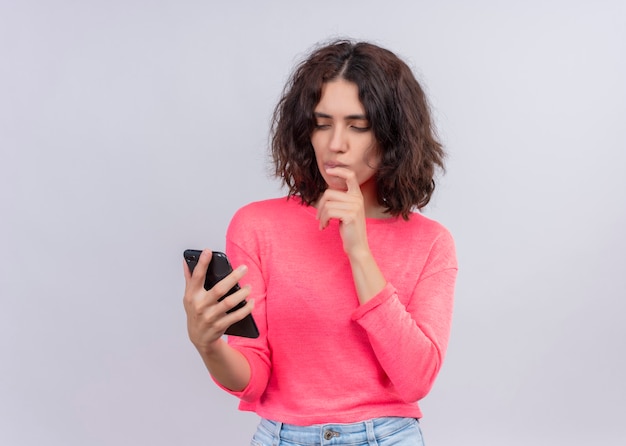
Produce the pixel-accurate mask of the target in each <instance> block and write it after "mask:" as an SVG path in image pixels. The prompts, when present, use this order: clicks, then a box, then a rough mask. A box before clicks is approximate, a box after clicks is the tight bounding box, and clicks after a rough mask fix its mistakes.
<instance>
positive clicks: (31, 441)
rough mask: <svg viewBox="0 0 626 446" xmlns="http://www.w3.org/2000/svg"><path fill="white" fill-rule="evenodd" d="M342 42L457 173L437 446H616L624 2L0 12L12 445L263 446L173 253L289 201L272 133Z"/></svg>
mask: <svg viewBox="0 0 626 446" xmlns="http://www.w3.org/2000/svg"><path fill="white" fill-rule="evenodd" d="M333 36H352V37H355V38H361V39H367V40H371V41H374V42H376V43H379V44H381V45H383V46H386V47H389V48H390V49H392V50H394V51H395V52H396V53H398V54H399V55H400V56H402V57H403V58H405V59H406V60H407V61H408V62H409V64H410V65H411V66H412V67H413V68H414V69H415V72H416V74H417V76H418V78H419V79H421V80H422V82H423V83H424V86H425V88H426V89H427V91H428V94H429V96H430V99H431V102H432V104H433V107H434V112H435V116H436V119H437V124H438V127H439V131H440V134H441V137H442V139H443V140H444V142H445V144H446V146H447V148H448V150H449V153H450V157H449V168H448V173H447V175H446V176H445V177H444V178H443V179H442V181H441V182H440V185H439V187H438V191H437V194H436V196H435V199H434V201H433V203H432V205H431V206H430V207H429V208H428V209H427V211H426V214H427V215H429V216H431V217H433V218H436V219H438V220H440V221H441V222H442V223H444V224H445V225H446V226H448V228H450V230H451V231H452V232H453V234H454V236H455V238H456V241H457V248H458V255H459V260H460V268H461V269H460V275H459V281H458V292H457V301H456V302H457V303H456V308H455V317H454V328H453V336H452V341H451V344H450V348H449V351H448V357H447V362H446V364H445V365H444V369H443V371H442V373H441V375H440V378H439V380H438V382H437V383H436V385H435V388H434V390H433V391H432V393H431V394H430V395H429V396H428V397H427V398H426V399H425V400H424V401H423V403H422V406H423V410H424V413H425V417H424V418H423V420H422V427H423V430H424V433H425V436H426V440H427V444H428V445H429V446H437V445H445V446H447V445H459V444H463V445H494V446H495V445H498V446H499V445H507V446H509V445H511V446H515V445H523V444H524V445H525V444H534V445H555V444H568V445H588V444H598V445H599V444H602V445H623V444H626V427H625V426H626V424H625V423H624V420H623V415H624V403H625V402H626V401H625V397H626V385H625V384H624V376H626V361H625V357H626V354H625V353H626V352H625V350H626V345H625V344H626V342H625V340H626V324H625V323H624V319H625V318H624V311H625V310H626V305H625V304H624V298H625V297H626V279H625V277H626V258H625V255H624V252H625V250H626V236H625V235H624V228H625V227H626V180H625V175H624V173H623V171H624V164H625V163H626V155H625V148H626V122H625V121H626V82H625V81H624V80H625V79H626V4H625V3H624V2H623V1H617V0H616V1H609V0H599V1H594V2H592V1H582V0H570V1H566V0H542V1H527V2H512V1H510V2H505V1H495V0H477V1H474V2H465V1H462V0H458V1H453V0H442V1H438V2H425V1H408V0H407V1H397V2H393V1H389V2H382V1H378V0H376V1H374V0H371V1H370V0H361V1H343V2H331V1H327V0H317V1H315V2H296V1H287V0H283V1H259V2H256V1H247V2H244V1H228V2H226V1H222V2H211V1H191V0H177V1H167V0H161V1H148V0H143V1H141V0H124V1H121V0H120V1H118V0H111V1H77V0H76V1H70V0H57V1H54V2H52V1H43V0H40V1H35V0H21V1H19V2H18V1H12V0H0V150H1V158H0V181H1V187H0V200H1V201H0V205H1V211H0V212H1V214H0V215H1V216H0V242H1V245H0V274H1V276H0V444H2V445H7V446H13V445H16V446H30V445H64V446H68V445H71V446H73V445H91V446H99V445H153V446H158V445H201V444H204V445H243V444H248V443H247V442H248V441H249V438H250V436H251V434H252V432H253V430H254V428H255V425H256V422H257V418H256V416H255V415H253V414H245V413H240V412H238V411H237V410H236V403H237V402H236V400H235V399H234V398H232V397H230V396H228V395H226V394H224V393H223V392H222V391H220V390H219V389H217V388H216V386H214V384H213V383H212V382H211V380H210V379H209V378H208V376H207V374H206V372H205V371H204V368H203V365H202V363H201V361H200V359H199V357H198V355H197V354H196V352H195V350H194V349H193V347H192V345H191V344H190V343H189V341H188V339H187V334H186V329H185V319H184V312H183V309H182V303H181V297H182V292H183V278H182V269H181V268H182V264H181V262H182V259H181V255H182V251H183V249H185V248H188V247H212V248H215V249H222V248H223V245H224V232H225V229H226V225H227V224H228V221H229V219H230V217H231V215H232V214H233V212H234V211H235V210H236V209H237V208H238V207H240V206H242V205H243V204H245V203H247V202H250V201H253V200H257V199H262V198H266V197H272V196H279V195H280V194H282V192H281V191H280V190H279V185H278V183H277V182H275V181H274V180H271V179H270V178H269V177H268V175H267V157H266V151H265V150H266V146H267V144H266V143H267V136H268V123H269V118H270V113H271V111H272V109H273V106H274V103H275V101H276V100H277V98H278V96H279V93H280V90H281V88H282V85H283V83H284V81H285V80H286V78H287V75H288V74H289V72H290V70H291V68H292V66H293V65H294V63H295V62H296V61H298V60H300V58H301V56H302V55H303V54H304V53H305V52H306V51H307V50H308V49H309V48H310V47H311V46H312V45H313V44H314V43H316V42H318V41H320V40H326V39H327V38H329V37H333ZM212 191H216V192H212ZM399 342H401V341H400V340H399Z"/></svg>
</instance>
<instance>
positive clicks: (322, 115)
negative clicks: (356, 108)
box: [313, 112, 367, 121]
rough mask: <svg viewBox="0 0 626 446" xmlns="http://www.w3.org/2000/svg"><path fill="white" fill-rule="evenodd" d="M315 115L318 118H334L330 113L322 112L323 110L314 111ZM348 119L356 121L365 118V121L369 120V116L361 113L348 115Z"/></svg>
mask: <svg viewBox="0 0 626 446" xmlns="http://www.w3.org/2000/svg"><path fill="white" fill-rule="evenodd" d="M313 115H314V116H315V117H316V118H327V119H332V116H331V115H328V114H326V113H321V112H313ZM345 119H346V121H356V120H363V121H367V116H365V115H361V114H357V115H348V116H346V117H345Z"/></svg>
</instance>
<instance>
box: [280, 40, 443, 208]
mask: <svg viewBox="0 0 626 446" xmlns="http://www.w3.org/2000/svg"><path fill="white" fill-rule="evenodd" d="M339 78H341V79H345V80H346V81H349V82H354V83H355V84H356V85H357V86H358V91H359V99H360V101H361V103H362V104H363V107H364V108H365V112H366V115H367V118H368V120H369V122H370V124H371V126H372V130H373V133H374V137H375V139H376V142H377V147H378V150H379V153H380V156H381V158H380V159H381V162H380V164H379V167H378V169H377V172H376V186H377V193H378V202H379V204H381V205H382V206H383V207H384V208H385V211H386V212H388V213H390V214H391V215H394V216H397V215H402V217H403V218H405V219H408V218H409V215H410V213H411V212H412V210H413V209H414V208H416V207H417V208H418V209H421V208H423V207H424V206H426V205H427V204H428V202H429V201H430V198H431V196H432V194H433V191H434V189H435V181H434V176H435V171H436V169H437V167H439V168H441V169H442V170H443V169H444V162H443V160H444V157H445V153H444V151H443V148H442V145H441V143H440V142H439V141H438V139H437V137H436V135H435V130H434V126H433V123H432V119H431V116H430V108H429V105H428V102H427V100H426V95H425V94H424V91H423V90H422V87H421V86H420V84H419V82H418V81H417V80H416V79H415V76H414V75H413V72H412V71H411V69H410V68H409V67H408V66H407V64H406V63H404V62H403V61H402V60H400V58H398V57H397V56H396V55H395V54H394V53H392V52H391V51H389V50H386V49H384V48H381V47H379V46H377V45H374V44H372V43H368V42H353V41H350V40H336V41H333V42H331V43H330V44H326V45H324V46H320V47H318V48H317V49H315V50H314V51H313V52H312V53H311V54H310V55H309V57H308V58H306V60H304V61H303V62H301V63H300V64H299V65H298V66H296V68H295V70H294V72H293V73H292V75H291V77H290V79H289V81H288V82H287V84H286V85H285V89H284V91H283V94H282V97H281V98H280V100H279V102H278V104H277V105H276V108H275V110H274V114H273V118H272V129H271V143H270V148H271V153H272V158H273V161H274V169H275V170H274V174H275V175H276V176H277V177H279V178H282V182H283V184H284V185H285V186H287V188H288V189H289V196H299V197H300V198H301V199H302V201H303V202H304V203H306V204H308V205H311V204H313V203H314V202H315V201H317V199H318V198H319V197H320V195H321V194H322V193H323V192H324V190H325V189H326V187H327V186H326V182H325V181H324V178H323V177H322V175H321V173H320V172H319V169H318V167H317V163H316V160H315V153H314V150H313V146H312V144H311V134H312V132H313V130H314V128H315V117H314V109H315V107H316V106H317V104H318V103H319V101H320V98H321V94H322V93H321V92H322V85H323V84H324V83H325V82H329V81H332V80H336V79H339Z"/></svg>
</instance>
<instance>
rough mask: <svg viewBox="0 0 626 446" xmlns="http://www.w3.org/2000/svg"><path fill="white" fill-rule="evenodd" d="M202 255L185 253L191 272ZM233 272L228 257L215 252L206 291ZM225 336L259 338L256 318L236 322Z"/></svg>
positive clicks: (206, 281)
mask: <svg viewBox="0 0 626 446" xmlns="http://www.w3.org/2000/svg"><path fill="white" fill-rule="evenodd" d="M200 254H202V251H200V250H197V249H187V250H185V252H184V253H183V256H184V257H185V261H186V262H187V265H188V266H189V271H191V272H192V273H193V269H194V268H195V267H196V265H197V264H198V259H199V258H200ZM232 271H233V268H232V266H231V265H230V262H229V261H228V257H226V254H224V253H223V252H219V251H213V256H212V257H211V263H209V267H208V268H207V272H206V276H205V279H204V289H205V290H210V289H211V288H213V286H214V285H215V284H216V283H217V282H219V281H220V280H222V279H223V278H224V277H226V276H228V275H229V274H230V273H231V272H232ZM239 289H240V288H239V284H238V283H236V284H235V286H233V287H232V288H231V289H230V290H228V293H226V294H225V295H224V296H223V297H221V298H220V300H222V299H224V298H225V297H226V296H230V295H231V294H233V293H234V292H236V291H237V290H239ZM245 305H246V301H245V300H244V301H241V302H239V303H238V304H237V305H236V306H235V307H233V308H232V309H230V310H228V311H227V313H231V312H233V311H235V310H238V309H239V308H242V307H243V306H245ZM225 334H227V335H231V336H241V337H244V338H258V337H259V329H258V328H257V326H256V322H254V318H253V317H252V315H251V314H249V315H247V316H246V317H244V318H243V319H242V320H240V321H239V322H235V323H234V324H233V325H231V326H230V327H228V328H227V329H226V332H225Z"/></svg>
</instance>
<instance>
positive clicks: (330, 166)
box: [324, 162, 348, 169]
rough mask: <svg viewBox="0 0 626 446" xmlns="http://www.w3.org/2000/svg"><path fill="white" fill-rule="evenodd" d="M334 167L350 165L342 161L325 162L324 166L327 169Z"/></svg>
mask: <svg viewBox="0 0 626 446" xmlns="http://www.w3.org/2000/svg"><path fill="white" fill-rule="evenodd" d="M334 167H348V166H346V165H345V164H341V163H333V162H330V163H324V168H326V169H332V168H334Z"/></svg>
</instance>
